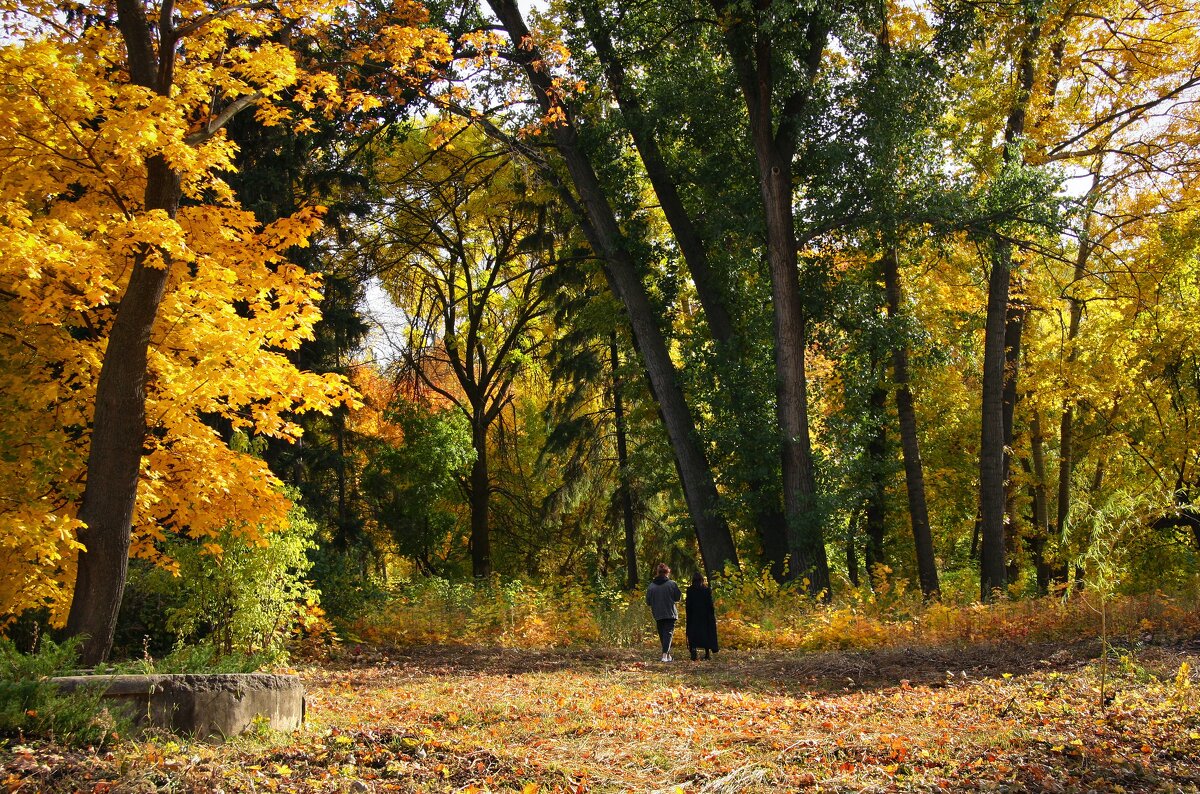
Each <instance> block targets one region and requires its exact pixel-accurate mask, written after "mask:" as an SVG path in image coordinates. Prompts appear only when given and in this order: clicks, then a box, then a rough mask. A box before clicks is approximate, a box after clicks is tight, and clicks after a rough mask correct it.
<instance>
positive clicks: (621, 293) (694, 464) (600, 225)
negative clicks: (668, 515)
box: [488, 0, 737, 574]
mask: <svg viewBox="0 0 1200 794" xmlns="http://www.w3.org/2000/svg"><path fill="white" fill-rule="evenodd" d="M488 4H489V5H490V6H491V8H492V11H493V12H494V13H495V14H496V16H497V17H498V18H499V19H500V22H501V24H502V25H503V26H504V28H505V30H506V31H507V32H508V35H509V38H510V39H511V40H512V42H513V45H514V49H513V53H512V55H513V57H514V58H515V59H516V60H517V61H518V62H519V63H520V64H521V66H522V68H523V69H524V71H525V75H526V77H527V78H528V79H529V81H530V84H531V85H532V87H533V89H534V93H535V94H536V96H537V100H538V102H539V104H540V105H541V107H542V110H543V112H545V113H549V112H550V111H551V109H552V108H553V109H555V110H556V111H559V112H561V113H562V114H563V116H562V120H561V121H558V122H556V123H554V124H552V125H550V127H549V134H550V136H551V138H552V140H553V142H554V146H555V148H556V149H557V151H558V153H559V155H560V156H561V157H562V159H563V162H564V164H565V165H566V167H567V171H568V173H569V174H570V176H571V181H572V183H573V184H574V185H575V189H576V190H577V192H578V194H579V204H581V205H582V207H581V208H580V209H581V211H580V212H579V213H578V214H579V219H580V226H581V227H582V228H583V231H584V234H585V236H586V237H587V239H588V242H589V244H590V245H591V246H592V248H593V250H595V251H596V252H597V254H598V255H599V256H600V258H601V261H602V262H603V263H604V274H605V277H606V278H607V279H608V283H609V287H610V288H611V289H612V290H613V293H614V294H615V295H616V296H617V299H618V300H619V301H620V302H621V305H622V306H623V307H624V308H625V311H626V314H627V315H628V317H629V326H630V331H631V333H632V335H633V340H634V345H635V346H636V347H637V350H638V353H639V354H640V356H641V359H642V364H643V366H644V367H645V370H646V377H647V380H648V382H649V385H650V391H651V393H652V394H653V396H654V399H655V401H656V402H657V404H658V406H659V411H660V414H661V416H662V419H663V425H664V427H665V429H666V432H667V438H668V440H669V441H670V444H671V450H672V452H673V453H674V458H675V467H676V470H677V471H678V473H679V479H680V483H681V484H682V486H683V493H684V499H685V500H686V502H687V505H688V512H689V514H690V516H691V519H692V523H693V525H694V526H695V529H696V539H697V542H698V545H699V547H700V556H701V558H702V559H703V561H704V566H705V569H706V570H707V571H708V573H709V574H718V573H720V572H721V571H722V570H724V568H725V566H726V565H727V564H733V565H736V564H737V551H736V549H735V548H734V545H733V536H732V534H731V533H730V531H729V526H728V524H726V522H725V519H724V517H723V516H722V515H721V512H720V509H719V507H720V506H719V501H718V496H717V487H716V482H715V481H714V480H713V475H712V470H711V468H710V467H709V464H708V458H707V454H706V453H705V451H704V447H703V445H702V444H701V442H700V437H699V434H698V433H697V432H696V426H695V422H694V420H693V418H692V415H691V410H690V409H689V408H688V405H687V402H686V401H685V400H684V396H683V390H682V388H681V387H680V385H679V380H678V374H677V373H676V371H675V364H674V362H673V361H672V360H671V356H670V352H669V350H668V349H667V343H666V339H665V338H664V336H663V332H662V329H661V328H660V327H659V325H658V313H657V312H656V311H655V310H654V307H653V306H652V304H651V303H650V299H649V296H648V295H647V294H646V290H645V286H644V285H643V284H642V281H641V278H640V277H639V275H638V270H637V267H636V266H635V264H634V262H633V259H632V258H631V257H630V255H629V252H628V248H627V247H626V246H625V245H624V237H623V235H622V233H621V230H620V226H619V225H618V223H617V219H616V215H615V214H614V213H613V209H612V206H611V205H610V204H609V203H608V200H607V198H606V196H605V195H604V192H603V190H602V189H601V187H600V181H599V179H597V177H596V173H595V171H594V170H593V169H592V165H591V162H590V161H589V160H588V158H587V156H586V155H585V154H584V152H583V149H582V148H581V146H580V143H579V139H578V135H577V134H576V131H575V127H574V122H573V119H572V115H571V113H570V112H569V109H568V108H565V107H563V106H562V105H560V104H558V102H557V100H555V99H553V97H554V96H556V93H555V88H554V86H553V85H552V82H551V76H550V75H549V74H548V73H547V72H546V71H545V70H544V67H543V66H542V64H543V63H544V60H543V59H542V57H541V53H540V52H539V51H538V48H537V47H536V46H533V45H532V44H531V43H532V41H533V40H532V38H531V37H530V35H529V29H528V27H527V26H526V25H525V20H524V18H523V17H522V16H521V12H520V10H519V9H518V8H517V5H516V2H515V0H488Z"/></svg>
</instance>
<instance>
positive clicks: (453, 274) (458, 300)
mask: <svg viewBox="0 0 1200 794" xmlns="http://www.w3.org/2000/svg"><path fill="white" fill-rule="evenodd" d="M384 156H385V157H386V158H387V159H388V161H389V168H388V171H389V172H390V173H389V174H386V175H383V180H382V181H383V185H384V188H383V189H384V191H385V192H384V195H383V196H382V199H381V200H380V202H379V205H378V206H377V208H376V211H375V213H373V214H372V215H371V216H369V218H370V223H369V226H368V229H367V231H366V234H367V235H368V239H365V240H364V241H363V242H362V243H360V245H363V246H365V247H367V248H369V249H372V250H373V257H374V260H375V262H376V263H377V267H378V272H379V275H380V277H381V278H382V282H383V285H384V288H385V289H387V291H388V292H389V293H390V295H391V296H392V299H393V301H395V303H396V305H397V306H398V307H399V308H400V310H401V312H402V313H403V317H404V321H405V322H406V324H407V329H406V337H407V344H406V345H405V349H404V354H405V356H406V358H407V360H408V363H409V366H410V367H411V368H412V369H413V371H414V372H416V373H417V374H418V376H419V377H420V378H421V380H422V381H423V382H424V383H425V386H426V387H427V388H429V389H431V390H433V391H434V392H436V393H438V394H440V395H441V396H442V397H444V398H445V399H446V400H448V401H449V402H450V403H451V404H453V405H455V406H457V408H458V410H459V411H461V412H462V414H463V416H464V417H465V418H466V420H467V422H468V424H469V426H470V428H471V446H472V448H473V449H474V451H475V460H474V462H473V464H472V467H471V472H470V475H469V476H468V477H467V479H466V481H465V484H464V490H465V492H466V494H467V497H468V502H469V504H470V511H471V536H470V547H471V561H472V565H471V568H472V573H473V574H474V575H475V576H476V577H485V576H489V575H490V574H491V573H492V554H491V533H490V528H489V522H488V503H489V497H490V494H491V492H492V490H493V482H492V478H491V476H490V474H489V459H488V456H489V431H490V429H491V428H492V426H493V424H494V423H495V422H496V421H497V419H498V418H499V416H500V412H501V411H502V410H503V409H504V408H505V407H506V406H508V405H509V403H510V402H511V400H512V399H513V396H514V395H513V383H514V380H515V379H516V378H517V376H518V375H519V373H520V372H521V370H522V368H523V367H524V366H525V364H526V362H527V361H528V360H529V357H530V356H532V355H533V354H534V353H535V351H536V350H537V348H538V347H539V346H541V345H542V344H543V343H544V341H545V334H544V332H543V329H542V327H541V321H542V318H543V317H544V316H545V315H546V313H547V311H548V307H547V301H546V297H547V296H546V293H545V290H544V289H543V286H542V283H543V277H544V276H545V274H546V272H547V271H548V270H549V269H550V268H552V267H553V266H554V258H555V246H556V244H558V243H557V241H556V234H555V229H554V226H553V212H552V209H551V208H550V206H549V202H550V201H552V200H553V195H552V194H547V193H546V192H545V191H544V190H543V191H541V193H540V195H539V189H538V185H537V180H536V176H535V175H533V174H530V173H528V170H529V169H528V166H526V165H525V164H524V163H519V162H514V161H513V160H511V159H510V155H509V153H508V152H507V151H505V150H504V149H499V150H498V149H497V148H496V147H495V145H494V144H493V145H488V140H487V139H486V138H485V137H483V136H482V135H481V134H480V133H478V132H477V131H475V130H474V129H467V130H465V131H462V132H460V133H459V134H457V135H455V136H454V137H452V138H451V139H450V140H449V141H446V142H444V143H442V142H438V141H436V140H434V141H427V140H424V139H422V138H421V137H419V136H418V137H415V138H413V139H412V140H410V141H409V142H407V143H406V144H405V145H403V146H400V147H396V148H395V149H393V150H392V151H390V152H386V153H385V154H384ZM531 177H532V178H531ZM372 227H373V228H372ZM447 375H448V376H449V377H447ZM451 384H453V388H451Z"/></svg>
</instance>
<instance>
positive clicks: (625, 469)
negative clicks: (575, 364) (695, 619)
mask: <svg viewBox="0 0 1200 794" xmlns="http://www.w3.org/2000/svg"><path fill="white" fill-rule="evenodd" d="M608 344H609V347H608V352H609V357H610V360H611V362H612V379H613V384H612V395H613V416H614V419H615V423H616V426H617V482H618V486H617V488H618V490H619V491H620V499H621V519H622V525H623V526H624V528H625V571H626V575H625V586H626V587H628V588H629V589H630V590H633V589H634V588H636V587H637V586H638V564H637V525H636V523H635V522H634V516H633V483H632V482H630V479H629V450H628V449H627V448H626V442H625V404H624V402H623V400H622V394H621V359H620V351H618V349H617V335H616V334H615V333H614V334H613V335H612V336H611V337H610V338H609V343H608Z"/></svg>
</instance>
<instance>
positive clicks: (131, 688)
mask: <svg viewBox="0 0 1200 794" xmlns="http://www.w3.org/2000/svg"><path fill="white" fill-rule="evenodd" d="M51 681H52V682H53V683H55V684H56V685H57V686H58V687H59V688H60V689H62V690H64V691H72V690H75V689H79V688H81V687H103V688H104V699H105V700H107V701H110V702H111V703H113V704H115V705H116V706H117V707H118V708H120V709H121V710H122V711H123V712H124V713H125V714H126V715H127V716H129V717H130V718H131V719H132V720H133V721H134V724H135V725H138V726H141V727H147V728H162V729H165V730H169V731H172V732H173V733H179V734H186V735H189V736H195V737H197V738H201V739H213V738H215V739H224V738H226V737H229V736H236V735H237V734H239V733H242V732H243V731H245V730H246V729H247V728H249V727H250V726H251V725H253V724H254V720H255V718H258V717H261V718H265V719H266V720H268V721H269V722H270V726H271V728H272V729H274V730H280V731H292V730H296V729H298V728H300V727H301V726H302V725H303V722H304V685H303V684H302V683H301V681H300V677H299V676H297V675H271V674H267V673H219V674H212V675H202V674H181V675H113V676H94V675H92V676H89V675H73V676H63V677H61V678H53V679H51Z"/></svg>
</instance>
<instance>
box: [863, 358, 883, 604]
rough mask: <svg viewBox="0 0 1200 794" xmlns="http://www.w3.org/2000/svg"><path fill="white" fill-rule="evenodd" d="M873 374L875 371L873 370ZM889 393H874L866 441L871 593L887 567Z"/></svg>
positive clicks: (878, 583)
mask: <svg viewBox="0 0 1200 794" xmlns="http://www.w3.org/2000/svg"><path fill="white" fill-rule="evenodd" d="M872 370H874V367H872ZM886 410H887V391H886V390H885V389H883V388H881V387H879V386H876V387H875V388H874V389H872V390H871V406H870V412H869V416H868V421H870V422H871V435H870V438H869V439H868V440H867V448H866V455H867V470H868V472H869V477H868V491H867V504H866V509H865V511H864V512H865V515H866V529H867V578H868V580H869V581H870V582H871V589H873V590H875V591H878V590H879V588H880V586H881V585H882V584H883V583H884V581H885V575H884V573H883V571H882V566H884V565H887V560H886V559H885V558H884V553H883V539H884V533H885V530H886V520H887V484H886V483H885V481H884V472H885V469H886V466H887V461H886V456H887V429H886V427H887V426H886V424H885V422H886V417H885V412H886Z"/></svg>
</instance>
